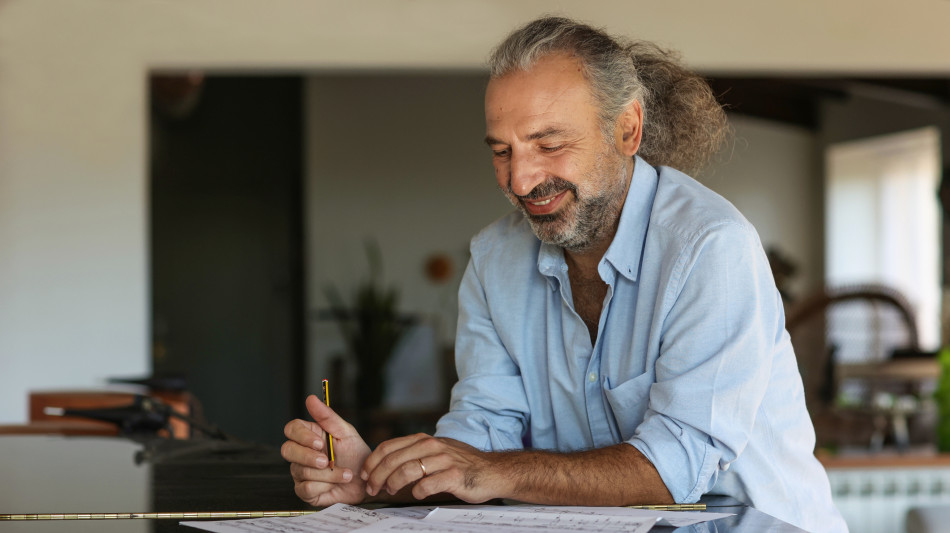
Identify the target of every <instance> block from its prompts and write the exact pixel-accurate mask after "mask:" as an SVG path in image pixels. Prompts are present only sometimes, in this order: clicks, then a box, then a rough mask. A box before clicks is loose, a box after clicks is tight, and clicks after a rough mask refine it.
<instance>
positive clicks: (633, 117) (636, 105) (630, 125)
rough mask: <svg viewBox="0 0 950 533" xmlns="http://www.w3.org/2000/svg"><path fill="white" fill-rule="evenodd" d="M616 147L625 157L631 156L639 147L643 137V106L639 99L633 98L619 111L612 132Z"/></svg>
mask: <svg viewBox="0 0 950 533" xmlns="http://www.w3.org/2000/svg"><path fill="white" fill-rule="evenodd" d="M614 136H615V140H616V143H617V148H618V149H619V150H620V153H622V154H623V155H625V156H627V157H633V155H634V154H636V153H637V150H639V149H640V141H641V140H642V139H643V108H642V107H641V106H640V101H639V100H634V101H633V102H631V103H630V105H628V106H627V108H626V109H624V110H623V112H622V113H620V117H619V118H618V119H617V129H616V131H615V132H614Z"/></svg>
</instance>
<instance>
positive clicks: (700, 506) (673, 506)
mask: <svg viewBox="0 0 950 533" xmlns="http://www.w3.org/2000/svg"><path fill="white" fill-rule="evenodd" d="M627 507H629V508H631V509H648V510H650V511H705V510H706V504H705V503H670V504H661V505H628V506H627Z"/></svg>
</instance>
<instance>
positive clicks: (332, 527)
mask: <svg viewBox="0 0 950 533" xmlns="http://www.w3.org/2000/svg"><path fill="white" fill-rule="evenodd" d="M386 519H387V517H386V516H384V515H381V514H379V513H377V512H375V511H369V510H366V509H361V508H359V507H355V506H352V505H344V504H342V503H338V504H335V505H332V506H330V507H327V508H326V509H324V510H322V511H320V512H319V513H312V514H308V515H303V516H293V517H279V518H248V519H244V520H215V521H190V522H180V524H181V525H183V526H190V527H194V528H198V529H204V530H205V531H215V532H217V533H342V532H346V531H353V530H356V529H359V528H362V527H364V526H366V525H369V524H373V523H375V522H379V521H381V520H386Z"/></svg>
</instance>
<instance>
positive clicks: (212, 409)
mask: <svg viewBox="0 0 950 533" xmlns="http://www.w3.org/2000/svg"><path fill="white" fill-rule="evenodd" d="M150 81H151V83H150V88H151V104H152V105H151V119H150V128H151V161H150V176H151V197H150V198H151V270H152V271H151V279H152V285H151V289H152V309H151V311H152V328H153V329H152V331H153V342H154V350H153V361H152V367H153V372H154V373H155V374H156V375H161V374H169V373H182V374H184V375H185V377H186V379H187V383H188V389H189V391H190V392H191V393H192V394H194V395H195V396H196V397H197V399H198V400H199V401H200V402H201V404H202V406H203V409H204V417H205V418H206V419H207V420H208V421H209V422H211V423H213V424H216V425H217V426H219V427H220V428H221V429H222V430H224V431H225V432H227V433H230V434H232V435H234V436H237V437H239V438H243V439H247V440H251V441H255V442H261V443H272V444H276V443H278V442H281V441H282V440H283V425H284V424H285V423H286V422H287V421H288V420H290V419H291V418H293V417H295V416H298V414H299V411H300V409H301V406H302V402H303V388H304V379H305V372H304V370H305V368H304V341H303V338H304V330H303V324H304V322H303V316H304V315H303V298H304V281H303V272H304V270H303V257H304V255H303V238H302V236H303V230H302V227H303V207H302V205H303V204H302V202H303V199H302V186H303V185H302V184H303V154H302V131H303V130H302V128H303V100H302V88H303V81H302V78H300V77H298V76H273V75H268V76H260V77H256V76H202V75H194V74H189V75H184V74H183V75H175V74H172V75H155V76H152V78H151V80H150Z"/></svg>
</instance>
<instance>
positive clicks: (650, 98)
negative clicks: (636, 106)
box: [488, 17, 730, 174]
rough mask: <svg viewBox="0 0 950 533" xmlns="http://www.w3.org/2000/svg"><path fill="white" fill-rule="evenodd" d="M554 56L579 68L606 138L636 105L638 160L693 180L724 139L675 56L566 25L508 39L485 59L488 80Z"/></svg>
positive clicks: (557, 21) (720, 124) (562, 21)
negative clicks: (561, 56)
mask: <svg viewBox="0 0 950 533" xmlns="http://www.w3.org/2000/svg"><path fill="white" fill-rule="evenodd" d="M554 53H567V54H570V55H572V56H574V57H576V58H577V59H578V60H579V61H580V62H581V65H582V68H583V71H584V75H585V77H586V78H587V81H588V83H590V88H591V92H592V93H593V96H594V98H595V99H596V101H597V103H598V106H599V109H600V113H599V115H600V116H599V119H600V123H601V128H602V130H603V132H604V134H605V135H606V136H608V137H607V138H609V136H610V135H611V133H612V131H613V127H614V125H615V124H616V121H617V118H618V117H619V116H620V113H621V112H622V111H623V110H624V109H625V108H626V107H627V106H628V105H629V104H630V103H631V102H633V101H635V100H639V102H640V105H641V107H642V108H643V115H644V118H643V139H642V141H641V144H640V149H639V154H640V156H641V157H642V158H643V159H645V160H647V161H648V162H650V163H651V164H654V165H666V166H670V167H673V168H676V169H678V170H681V171H683V172H686V173H691V174H692V173H696V172H698V171H699V170H701V169H702V168H703V167H704V166H706V164H707V163H708V162H709V160H710V159H711V158H712V156H713V155H715V154H716V152H717V151H718V150H719V148H720V146H722V144H723V142H724V141H725V140H726V138H727V137H728V135H729V131H730V130H729V126H728V122H727V121H726V114H725V112H724V111H723V110H722V106H720V105H719V103H718V102H717V101H716V97H715V96H714V95H713V93H712V90H711V89H710V88H709V84H707V83H706V81H705V80H704V79H703V78H702V77H701V76H699V75H697V74H695V73H693V72H690V71H689V70H687V69H686V68H685V67H683V66H682V65H681V64H680V61H679V57H678V55H676V54H675V53H672V52H670V51H667V50H664V49H662V48H660V47H658V46H656V45H655V44H653V43H649V42H646V41H627V40H625V39H622V38H614V37H611V36H610V35H608V34H607V33H606V32H604V31H602V30H599V29H596V28H593V27H591V26H588V25H586V24H582V23H579V22H576V21H573V20H570V19H567V18H562V17H544V18H540V19H538V20H535V21H533V22H530V23H528V24H527V25H525V26H523V27H521V28H519V29H517V30H515V31H514V32H512V33H511V34H510V35H509V36H508V37H507V38H506V39H505V40H504V41H502V42H501V44H499V45H498V46H497V47H496V48H495V49H494V51H493V52H492V54H491V56H490V58H489V62H488V66H489V68H490V73H491V78H492V79H495V78H500V77H503V76H504V75H506V74H508V73H510V72H512V71H516V70H529V69H530V68H531V67H532V66H534V64H535V63H536V62H537V61H538V60H539V59H541V58H542V57H545V56H547V55H549V54H554Z"/></svg>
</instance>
